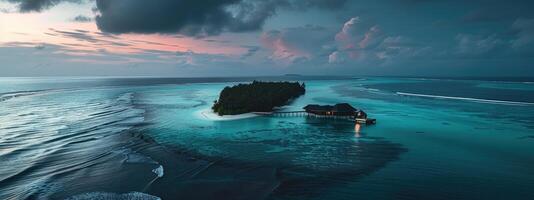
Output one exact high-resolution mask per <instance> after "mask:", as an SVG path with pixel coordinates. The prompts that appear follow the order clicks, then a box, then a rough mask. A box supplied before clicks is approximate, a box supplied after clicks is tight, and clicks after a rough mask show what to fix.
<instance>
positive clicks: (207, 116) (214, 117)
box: [197, 108, 259, 121]
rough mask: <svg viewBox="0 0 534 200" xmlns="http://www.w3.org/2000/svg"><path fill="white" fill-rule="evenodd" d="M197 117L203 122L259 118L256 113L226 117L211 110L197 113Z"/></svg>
mask: <svg viewBox="0 0 534 200" xmlns="http://www.w3.org/2000/svg"><path fill="white" fill-rule="evenodd" d="M197 116H198V117H199V118H200V119H203V120H210V121H227V120H238V119H245V118H251V117H257V116H259V115H257V114H254V113H244V114H239V115H224V116H219V115H218V114H217V113H214V112H213V111H212V110H211V109H209V108H208V109H204V110H200V111H198V112H197Z"/></svg>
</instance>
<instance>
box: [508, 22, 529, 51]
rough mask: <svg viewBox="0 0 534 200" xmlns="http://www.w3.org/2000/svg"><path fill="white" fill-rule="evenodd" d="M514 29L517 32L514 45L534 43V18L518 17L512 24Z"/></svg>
mask: <svg viewBox="0 0 534 200" xmlns="http://www.w3.org/2000/svg"><path fill="white" fill-rule="evenodd" d="M512 29H513V30H514V31H515V32H517V35H516V36H517V39H516V40H514V41H513V46H514V47H516V48H522V47H525V46H528V45H532V43H534V19H517V20H516V21H515V22H514V23H513V24H512Z"/></svg>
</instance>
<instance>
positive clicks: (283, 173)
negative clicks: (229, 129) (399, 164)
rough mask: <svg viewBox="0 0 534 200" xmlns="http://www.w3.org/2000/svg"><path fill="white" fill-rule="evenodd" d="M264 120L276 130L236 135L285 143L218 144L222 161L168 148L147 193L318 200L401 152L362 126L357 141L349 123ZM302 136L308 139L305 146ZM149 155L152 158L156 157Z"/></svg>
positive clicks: (175, 196)
mask: <svg viewBox="0 0 534 200" xmlns="http://www.w3.org/2000/svg"><path fill="white" fill-rule="evenodd" d="M267 121H268V122H265V121H264V122H263V123H267V124H277V123H276V122H278V124H281V125H279V126H277V128H274V129H265V130H248V131H244V132H243V133H236V134H238V135H239V134H285V137H287V138H288V139H287V140H286V139H277V138H274V139H273V138H269V139H265V140H254V139H252V140H247V141H232V142H228V141H226V142H222V143H220V144H224V145H226V146H228V147H227V150H228V152H226V153H225V154H224V155H227V156H218V155H204V154H202V153H199V152H197V151H195V150H192V149H189V148H187V147H181V146H174V147H172V149H173V151H174V152H175V155H177V156H174V159H173V161H170V160H168V159H167V160H162V161H160V163H162V165H164V166H165V169H166V171H165V176H164V177H163V178H161V179H160V180H158V181H156V182H154V183H153V184H152V186H151V187H150V188H149V190H147V192H148V193H149V194H154V195H157V196H159V197H162V198H163V199H295V198H314V197H321V195H322V194H323V193H324V192H325V191H327V190H329V189H332V188H335V187H339V186H343V185H347V184H348V183H351V182H354V181H356V180H357V179H359V178H361V177H363V176H365V175H367V174H370V173H373V172H374V171H377V170H379V169H381V168H383V167H384V166H386V165H387V164H388V163H390V162H392V161H394V160H396V159H398V158H399V156H400V155H401V154H402V153H403V152H405V151H406V149H405V148H403V147H402V146H401V145H400V144H396V143H392V142H389V141H387V140H385V139H383V138H376V137H368V136H367V135H366V133H365V127H364V128H363V129H362V132H361V135H360V137H359V138H357V137H356V136H355V133H354V125H353V124H352V123H351V122H346V121H344V122H331V121H330V122H329V121H325V120H319V119H308V120H305V123H304V124H298V123H293V122H288V121H283V120H281V121H280V120H279V119H276V120H274V122H273V121H271V120H267ZM303 127H305V128H303ZM277 132H278V133H277ZM297 132H298V133H297ZM306 137H309V138H312V139H311V140H310V141H306V140H308V139H307V138H306ZM243 143H246V144H243ZM213 144H214V145H217V143H215V142H214V143H213ZM233 146H235V147H233ZM257 146H284V147H286V148H287V149H286V150H284V151H280V152H278V151H275V152H269V151H265V150H258V149H255V148H254V147H257ZM169 148H170V147H169ZM233 148H236V149H238V150H236V149H233ZM149 154H150V157H152V158H157V157H158V156H157V155H152V153H149ZM236 154H237V155H236ZM164 159H166V158H164ZM353 195H356V194H353Z"/></svg>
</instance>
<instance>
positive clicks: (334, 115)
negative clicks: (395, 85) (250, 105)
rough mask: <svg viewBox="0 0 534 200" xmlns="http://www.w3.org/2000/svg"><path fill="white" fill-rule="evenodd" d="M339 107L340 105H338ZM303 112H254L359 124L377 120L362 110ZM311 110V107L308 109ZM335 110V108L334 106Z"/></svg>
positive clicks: (274, 115)
mask: <svg viewBox="0 0 534 200" xmlns="http://www.w3.org/2000/svg"><path fill="white" fill-rule="evenodd" d="M336 105H339V104H336ZM304 108H305V110H303V111H274V112H254V114H257V115H264V116H273V117H312V118H324V119H336V120H337V119H339V120H348V121H353V122H355V123H358V124H375V123H376V119H371V118H367V114H366V113H365V112H363V111H361V110H356V109H354V111H350V112H345V113H342V112H339V111H338V112H336V111H324V112H317V110H310V109H306V108H307V107H304ZM308 108H309V107H308ZM334 108H335V106H334Z"/></svg>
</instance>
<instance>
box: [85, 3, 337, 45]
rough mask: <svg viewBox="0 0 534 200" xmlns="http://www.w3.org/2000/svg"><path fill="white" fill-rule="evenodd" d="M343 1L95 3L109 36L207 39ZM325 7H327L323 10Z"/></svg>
mask: <svg viewBox="0 0 534 200" xmlns="http://www.w3.org/2000/svg"><path fill="white" fill-rule="evenodd" d="M345 2H346V0H261V1H260V0H207V1H198V0H159V1H146V0H97V1H96V7H97V10H98V15H97V17H96V19H95V20H96V23H97V25H98V28H99V29H100V30H102V31H104V32H110V33H180V34H183V35H189V36H198V37H202V36H209V35H217V34H220V33H222V32H225V31H228V32H244V31H254V30H260V29H261V28H262V26H263V24H264V23H265V21H266V20H267V19H268V18H270V17H271V16H273V15H274V14H275V13H276V11H277V10H278V9H280V8H286V9H302V10H304V9H308V8H312V7H315V8H322V9H337V8H341V6H342V5H344V4H345ZM326 5H327V6H326Z"/></svg>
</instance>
